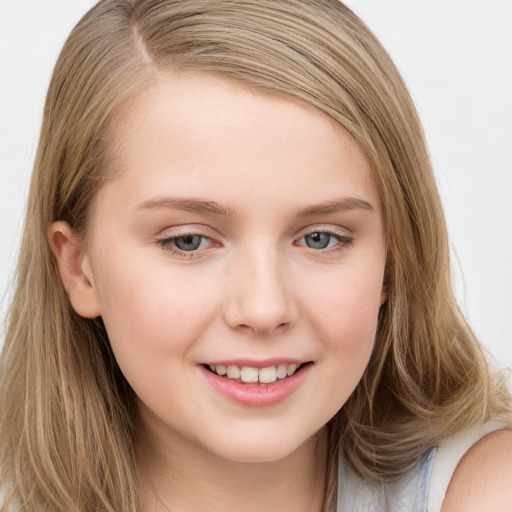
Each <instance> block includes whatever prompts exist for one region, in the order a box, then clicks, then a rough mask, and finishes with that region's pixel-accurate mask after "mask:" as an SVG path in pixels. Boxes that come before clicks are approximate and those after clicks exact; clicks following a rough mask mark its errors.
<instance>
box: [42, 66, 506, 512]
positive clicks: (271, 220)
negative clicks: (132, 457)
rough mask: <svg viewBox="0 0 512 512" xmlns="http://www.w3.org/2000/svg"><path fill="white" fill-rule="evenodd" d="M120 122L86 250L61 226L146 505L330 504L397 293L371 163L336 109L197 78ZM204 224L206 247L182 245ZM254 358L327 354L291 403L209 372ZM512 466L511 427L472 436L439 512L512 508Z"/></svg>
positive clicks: (55, 238) (158, 94)
mask: <svg viewBox="0 0 512 512" xmlns="http://www.w3.org/2000/svg"><path fill="white" fill-rule="evenodd" d="M120 119H122V120H121V121H119V122H118V124H117V125H116V126H114V127H113V132H112V134H113V135H112V148H111V149H112V151H113V153H114V156H115V161H116V162H117V163H118V164H120V167H121V169H122V172H121V173H120V174H119V175H117V176H116V177H115V178H114V179H112V180H109V181H108V182H107V184H106V185H104V186H103V187H102V189H101V190H100V192H99V193H98V196H97V197H96V199H95V202H94V205H93V209H92V216H91V223H90V230H89V232H88V233H87V243H86V242H85V241H84V240H80V239H79V238H78V237H77V236H75V234H74V233H73V232H72V230H71V229H70V227H69V226H68V225H67V224H66V223H64V222H56V223H55V224H54V225H53V226H52V228H51V230H50V238H51V240H52V244H53V247H54V252H55V255H56V257H57V261H58V265H59V271H60V273H61V277H62V280H63V283H64V285H65V287H66V290H67V291H68V293H69V297H70V300H71V303H72V305H73V307H74V308H75V310H76V311H77V313H79V314H80V315H82V316H84V317H89V318H93V317H97V316H100V315H101V316H102V318H103V320H104V322H105V325H106V328H107V331H108V334H109V338H110V341H111V344H112V347H113V350H114V352H115V354H116V358H117V360H118V363H119V365H120V367H121V369H122V370H123V372H124V374H125V375H126V378H127V379H128V381H129V382H130V383H131V385H132V387H133V388H134V390H135V392H136V393H137V395H138V397H139V404H140V409H141V414H142V418H143V422H144V435H143V436H141V441H140V445H139V447H138V456H139V461H140V475H141V478H140V481H141V482H140V492H141V498H142V507H141V510H142V511H144V512H150V511H151V512H153V511H157V510H170V509H172V510H173V511H177V512H185V511H197V510H206V509H208V510H222V511H225V512H229V511H234V510H236V511H244V510H247V511H251V512H254V511H265V512H267V511H272V510H279V511H285V512H286V511H288V510H289V511H294V512H297V511H299V512H300V511H304V512H306V511H307V512H312V511H320V510H321V507H322V500H323V492H324V485H325V467H326V435H325V427H324V425H325V424H326V423H327V421H328V420H329V419H330V418H332V416H333V415H334V414H335V413H336V411H337V410H339V408H340V407H342V405H343V404H344V403H345V401H346V400H347V398H348V397H349V395H350V394H351V392H352V391H353V389H354V388H355V386H356V385H357V382H358V381H359V379H360V377H361V375H362V373H363V371H364V369H365V367H366V365H367V363H368V360H369V357H370V354H371V351H372V348H373V344H374V338H375V331H376V327H377V317H378V310H379V307H380V305H381V304H382V303H383V302H384V301H385V300H386V293H385V290H383V289H382V280H383V274H384V266H385V260H386V251H385V247H386V234H385V230H384V221H383V212H382V208H381V204H380V200H379V197H378V193H377V191H376V188H375V185H374V183H373V181H372V178H371V173H370V170H369V167H368V164H367V162H366V161H365V158H364V156H363V155H362V153H361V151H360V150H359V149H358V147H357V146H356V145H355V143H354V141H353V140H352V139H351V137H350V136H349V135H348V134H347V133H346V132H345V131H344V130H343V129H342V128H341V127H339V126H337V125H335V124H334V123H333V122H331V121H330V120H329V119H328V118H326V117H325V116H324V115H322V114H320V113H318V112H316V111H313V110H312V109H308V108H306V107H304V106H300V105H298V104H295V103H292V102H290V101H287V100H284V99H283V98H277V97H273V96H270V95H262V94H260V93H255V92H252V91H250V90H248V89H247V88H244V87H241V86H237V85H235V84H233V83H230V82H227V81H224V80H222V79H219V78H214V77H211V76H207V75H201V74H190V73H188V74H180V75H162V76H161V78H160V81H159V82H158V83H157V85H155V86H154V87H152V88H151V89H150V90H148V91H146V92H145V94H144V95H142V96H141V97H140V98H138V100H137V101H134V102H133V103H132V106H131V109H130V110H129V111H127V112H125V113H124V116H122V117H121V118H120ZM347 198H349V199H350V200H349V201H348V202H347ZM177 199H179V200H178V201H177ZM354 199H357V200H358V201H364V203H361V202H359V203H357V202H355V201H354ZM191 200H193V201H194V202H191ZM197 201H203V202H204V201H206V202H208V207H205V204H204V203H202V204H199V203H198V202H197ZM340 201H341V204H343V205H344V208H339V205H340ZM212 202H215V204H216V205H217V206H218V208H217V210H218V211H217V212H215V211H214V210H215V209H212V208H211V205H212ZM326 204H329V206H330V207H329V208H325V205H326ZM333 204H336V205H337V206H338V208H332V205H333ZM318 205H324V208H323V209H320V208H319V207H318ZM365 205H366V206H365ZM312 208H313V210H315V211H313V210H312ZM315 232H316V233H319V232H324V233H328V232H331V233H333V236H332V238H328V239H329V246H328V247H326V248H322V249H319V248H318V247H315V248H313V247H309V246H308V243H309V242H307V241H306V238H305V236H306V235H308V234H311V233H315ZM192 233H194V234H198V235H201V236H203V237H205V238H201V239H200V240H201V244H200V246H199V249H198V250H194V251H189V252H186V253H184V252H183V251H179V250H177V248H176V246H175V241H176V240H177V238H176V237H183V236H184V235H186V234H192ZM164 240H165V243H164V242H163V241H164ZM308 240H309V241H311V240H310V239H308ZM181 241H183V239H181ZM240 357H246V358H250V359H255V360H260V359H266V358H274V357H277V358H279V357H287V358H297V359H299V360H304V361H312V362H313V364H312V365H311V368H310V371H309V373H308V375H307V378H306V379H305V381H304V382H303V384H302V385H301V386H300V387H299V389H298V390H297V391H296V392H295V393H293V394H292V395H291V396H289V397H288V398H286V399H285V400H284V401H283V402H281V403H279V404H277V405H273V406H270V407H265V408H261V407H259V408H258V407H247V406H243V405H240V404H236V403H233V402H232V401H231V400H230V399H228V398H226V397H225V396H223V395H221V394H219V392H218V391H216V390H214V389H212V388H211V386H210V385H209V384H208V382H207V381H206V380H205V379H204V378H203V375H202V373H201V370H200V365H201V364H202V363H204V362H208V361H215V360H217V361H218V360H223V359H233V358H240ZM511 460H512V433H510V432H496V433H494V434H490V435H488V436H486V437H485V438H484V439H482V440H481V441H479V442H478V443H476V444H475V445H474V446H473V447H472V448H471V449H470V450H469V451H468V453H467V454H466V455H465V456H464V457H463V459H462V460H461V462H460V464H459V466H458V467H457V469H456V471H455V473H454V476H453V479H452V481H451V483H450V486H449V488H448V491H447V494H446V499H445V502H444V504H443V508H442V512H472V511H473V510H474V511H481V510H493V511H495V512H500V511H503V512H510V511H511V510H512V508H511V507H510V503H512V494H511V490H510V489H511V486H510V485H509V483H510V481H511V477H512V466H511V462H510V461H511Z"/></svg>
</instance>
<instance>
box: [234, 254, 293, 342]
mask: <svg viewBox="0 0 512 512" xmlns="http://www.w3.org/2000/svg"><path fill="white" fill-rule="evenodd" d="M281 260H282V258H280V257H279V254H278V251H277V249H270V250H262V249H261V247H260V248H259V249H255V250H254V251H246V252H244V253H242V254H240V255H238V257H237V261H236V263H234V264H233V265H232V266H231V269H230V270H231V271H230V283H229V285H228V286H227V289H228V290H229V298H228V301H227V304H226V308H225V318H226V323H227V324H228V325H229V326H230V327H231V328H233V329H236V330H239V331H247V332H252V333H254V334H269V333H272V332H274V331H278V330H286V329H287V328H289V327H290V326H291V325H292V324H293V323H294V322H295V321H296V319H297V317H298V312H297V308H296V304H295V301H294V300H293V291H292V286H291V284H292V283H290V282H288V275H287V274H288V272H286V268H285V267H286V265H285V262H283V261H281Z"/></svg>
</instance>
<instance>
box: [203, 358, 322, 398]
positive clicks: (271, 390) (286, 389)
mask: <svg viewBox="0 0 512 512" xmlns="http://www.w3.org/2000/svg"><path fill="white" fill-rule="evenodd" d="M311 366H313V365H312V364H311V363H309V364H306V365H304V366H303V367H302V368H301V369H300V370H299V371H297V372H296V373H294V374H293V375H292V376H291V377H287V378H285V379H278V380H276V381H275V382H273V383H272V384H244V383H241V382H237V381H235V380H232V379H228V378H227V377H220V376H219V375H216V374H214V373H212V372H210V371H208V370H207V369H206V368H204V367H203V366H200V367H199V368H200V370H201V371H202V373H203V375H204V376H205V377H206V379H207V381H208V382H209V383H210V385H211V386H212V387H213V388H214V389H215V390H216V391H218V392H219V393H221V394H223V395H224V396H227V397H228V398H230V399H231V400H233V401H235V402H237V403H239V404H241V405H245V406H247V407H268V406H271V405H276V404H278V403H279V402H282V401H283V400H285V399H286V398H287V397H289V396H290V395H291V394H292V393H294V392H295V391H296V390H297V389H298V388H299V387H300V385H301V384H302V383H303V382H304V380H305V379H306V377H307V374H308V373H309V370H310V368H311Z"/></svg>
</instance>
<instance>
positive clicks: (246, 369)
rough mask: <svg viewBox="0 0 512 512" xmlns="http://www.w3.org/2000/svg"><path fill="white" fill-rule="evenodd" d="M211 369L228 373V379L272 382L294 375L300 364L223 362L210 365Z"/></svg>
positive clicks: (224, 373) (220, 372)
mask: <svg viewBox="0 0 512 512" xmlns="http://www.w3.org/2000/svg"><path fill="white" fill-rule="evenodd" d="M209 367H210V370H211V371H212V372H215V373H216V374H217V375H226V376H227V377H228V379H240V380H241V381H242V382H247V383H250V382H261V383H262V384H270V383H272V382H275V381H276V380H277V379H284V378H285V377H290V376H291V375H293V374H294V373H295V372H296V371H297V368H298V367H299V365H298V364H286V363H283V364H280V365H278V366H267V367H266V368H254V367H252V366H242V367H240V366H236V365H234V364H233V365H229V366H224V365H222V364H217V365H213V364H210V365H209Z"/></svg>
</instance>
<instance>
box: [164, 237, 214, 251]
mask: <svg viewBox="0 0 512 512" xmlns="http://www.w3.org/2000/svg"><path fill="white" fill-rule="evenodd" d="M160 243H161V244H162V245H167V246H168V245H173V246H174V247H176V248H177V249H179V250H180V251H184V252H192V251H197V250H199V249H204V248H205V247H206V246H207V245H208V244H209V243H210V239H209V238H207V237H206V236H203V235H194V234H190V235H183V236H176V237H172V238H167V239H164V240H162V241H161V242H160Z"/></svg>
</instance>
